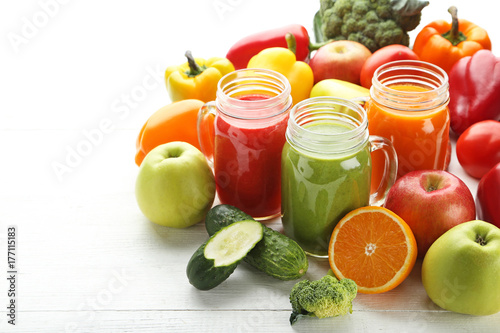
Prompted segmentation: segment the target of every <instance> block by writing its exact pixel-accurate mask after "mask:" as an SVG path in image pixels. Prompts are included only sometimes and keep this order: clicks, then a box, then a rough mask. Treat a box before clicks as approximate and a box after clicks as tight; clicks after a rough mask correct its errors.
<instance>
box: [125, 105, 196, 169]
mask: <svg viewBox="0 0 500 333" xmlns="http://www.w3.org/2000/svg"><path fill="white" fill-rule="evenodd" d="M203 104H204V103H203V102H202V101H200V100H196V99H186V100H182V101H178V102H174V103H171V104H168V105H166V106H164V107H162V108H160V109H159V110H158V111H156V112H155V113H153V114H152V115H151V116H150V117H149V119H148V120H147V121H146V123H145V124H144V125H143V126H142V129H141V131H140V132H139V136H138V137H137V141H136V149H137V152H136V155H135V163H136V164H137V165H139V166H140V165H141V163H142V160H143V159H144V157H146V155H147V153H149V152H150V151H151V150H152V149H153V148H155V147H156V146H159V145H161V144H164V143H167V142H171V141H184V142H187V143H190V144H192V145H193V146H195V147H196V148H198V149H200V144H199V142H198V131H197V120H198V111H199V109H200V108H201V107H202V106H203Z"/></svg>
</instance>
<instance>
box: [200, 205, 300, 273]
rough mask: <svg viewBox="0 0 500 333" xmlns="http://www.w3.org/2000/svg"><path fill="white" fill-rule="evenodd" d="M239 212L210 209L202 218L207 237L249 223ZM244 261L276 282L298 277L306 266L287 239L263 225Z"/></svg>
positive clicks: (297, 248) (224, 207)
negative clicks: (203, 218) (257, 241)
mask: <svg viewBox="0 0 500 333" xmlns="http://www.w3.org/2000/svg"><path fill="white" fill-rule="evenodd" d="M250 219H252V217H251V216H249V215H247V214H246V213H244V212H243V211H241V210H240V209H238V208H236V207H233V206H230V205H217V206H214V207H212V208H211V209H210V210H209V211H208V213H207V216H206V217H205V226H206V229H207V231H208V234H209V235H213V234H214V233H216V232H217V231H218V230H221V228H224V227H226V226H228V225H231V224H232V223H235V222H238V221H242V220H250ZM244 261H246V262H247V263H249V264H250V265H252V266H253V267H255V268H257V269H258V270H260V271H262V272H264V273H266V274H268V275H270V276H272V277H275V278H277V279H280V280H295V279H298V278H300V277H302V276H303V275H304V274H305V273H306V272H307V269H308V267H309V262H308V260H307V256H306V253H305V252H304V250H303V249H302V248H301V247H300V246H299V245H298V244H297V243H296V242H295V241H294V240H292V239H291V238H288V237H287V236H285V235H283V234H281V233H279V232H278V231H276V230H273V229H271V228H269V227H266V226H264V236H263V238H262V241H260V242H259V243H258V244H257V245H256V246H255V247H254V248H253V249H252V251H250V252H249V253H248V255H247V256H245V258H244Z"/></svg>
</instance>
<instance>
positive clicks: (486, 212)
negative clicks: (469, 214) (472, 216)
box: [476, 163, 500, 228]
mask: <svg viewBox="0 0 500 333" xmlns="http://www.w3.org/2000/svg"><path fill="white" fill-rule="evenodd" d="M499 203H500V163H498V164H497V165H495V166H494V167H493V168H491V170H490V171H488V172H487V173H486V174H485V175H484V176H483V177H482V178H481V181H480V182H479V184H478V186H477V196H476V211H477V218H478V219H480V220H483V221H486V222H490V223H493V224H494V225H496V226H497V227H499V228H500V209H498V204H499Z"/></svg>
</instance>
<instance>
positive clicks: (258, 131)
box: [214, 94, 288, 219]
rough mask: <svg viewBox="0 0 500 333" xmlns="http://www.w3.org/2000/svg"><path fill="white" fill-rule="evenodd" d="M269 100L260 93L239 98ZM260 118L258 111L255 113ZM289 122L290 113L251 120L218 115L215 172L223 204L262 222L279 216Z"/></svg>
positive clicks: (218, 191)
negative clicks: (282, 156) (283, 156)
mask: <svg viewBox="0 0 500 333" xmlns="http://www.w3.org/2000/svg"><path fill="white" fill-rule="evenodd" d="M268 98H269V97H268V96H266V95H261V94H258V95H255V94H250V95H244V96H239V97H238V99H239V100H242V101H258V100H265V99H268ZM249 112H252V110H250V111H249ZM258 115H259V114H258V110H255V112H253V113H252V116H254V117H255V116H258ZM287 121H288V113H287V112H283V113H281V114H280V115H278V116H274V117H265V115H263V117H262V118H260V119H252V120H251V121H248V120H247V119H238V118H233V117H228V116H226V115H223V114H218V115H217V117H216V119H215V152H214V169H215V178H216V185H217V193H218V196H219V199H220V201H221V203H224V204H229V205H232V206H235V207H238V208H239V209H241V210H243V211H244V212H245V213H247V214H249V215H251V216H253V217H257V218H259V219H266V218H267V217H272V216H277V215H278V214H280V210H281V151H282V149H283V145H284V143H285V130H286V124H287Z"/></svg>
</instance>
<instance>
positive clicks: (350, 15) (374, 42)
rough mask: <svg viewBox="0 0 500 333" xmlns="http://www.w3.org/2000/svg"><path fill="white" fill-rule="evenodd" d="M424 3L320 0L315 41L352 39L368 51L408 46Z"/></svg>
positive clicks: (414, 0) (393, 0) (410, 1)
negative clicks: (390, 46) (410, 35)
mask: <svg viewBox="0 0 500 333" xmlns="http://www.w3.org/2000/svg"><path fill="white" fill-rule="evenodd" d="M428 4H429V1H426V0H320V10H319V11H318V14H317V16H318V19H317V20H316V19H315V24H316V25H318V26H317V27H315V32H316V33H317V34H320V35H321V36H318V35H317V36H316V39H317V41H321V42H324V41H326V40H352V41H356V42H359V43H361V44H363V45H365V46H366V47H367V48H368V49H369V50H370V51H371V52H375V51H376V50H378V49H380V48H381V47H384V46H387V45H390V44H402V45H406V46H408V45H409V43H410V38H409V35H408V31H411V30H413V29H415V28H416V27H417V26H418V24H419V23H420V18H421V15H422V13H421V12H422V9H423V8H424V7H425V6H427V5H428Z"/></svg>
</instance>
